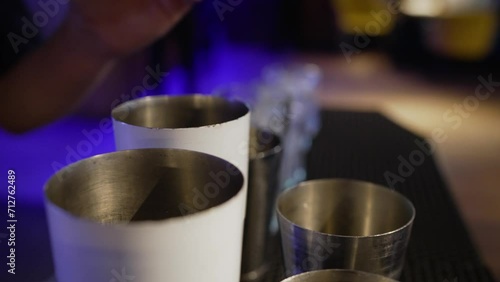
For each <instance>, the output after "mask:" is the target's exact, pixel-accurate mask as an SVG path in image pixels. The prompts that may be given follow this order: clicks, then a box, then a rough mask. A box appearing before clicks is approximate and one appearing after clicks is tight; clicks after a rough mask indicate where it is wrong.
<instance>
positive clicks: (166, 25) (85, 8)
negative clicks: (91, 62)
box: [66, 0, 195, 56]
mask: <svg viewBox="0 0 500 282" xmlns="http://www.w3.org/2000/svg"><path fill="white" fill-rule="evenodd" d="M194 2H195V0H119V1H117V0H73V1H72V2H71V5H72V6H71V9H70V12H69V15H68V18H67V21H66V25H68V26H69V28H70V30H72V31H73V32H75V33H76V34H79V35H81V36H84V37H88V39H89V40H90V41H92V44H94V45H95V46H94V47H96V48H100V50H98V51H102V52H105V53H107V54H109V55H112V56H113V55H116V56H123V55H128V54H130V53H133V52H135V51H137V50H140V49H142V48H144V47H146V46H148V45H149V44H151V43H152V42H154V41H155V40H156V39H158V38H160V37H162V36H163V35H164V34H165V33H166V32H168V31H169V30H170V29H171V28H172V27H173V26H174V25H175V23H177V21H179V20H180V19H181V18H182V17H183V16H184V14H186V12H187V11H188V10H189V8H190V7H191V6H192V5H193V3H194Z"/></svg>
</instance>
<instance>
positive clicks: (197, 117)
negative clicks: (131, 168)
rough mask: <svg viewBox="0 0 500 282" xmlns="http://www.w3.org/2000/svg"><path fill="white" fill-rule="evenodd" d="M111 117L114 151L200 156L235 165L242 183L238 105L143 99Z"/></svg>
mask: <svg viewBox="0 0 500 282" xmlns="http://www.w3.org/2000/svg"><path fill="white" fill-rule="evenodd" d="M111 115H112V117H113V129H114V135H115V143H116V149H117V150H132V149H141V148H173V149H184V150H191V151H197V152H202V153H206V154H210V155H214V156H216V157H219V158H222V159H224V160H227V161H229V162H231V163H232V164H235V165H236V166H237V167H238V169H239V170H240V171H241V172H242V173H243V175H244V176H245V181H246V179H247V176H248V140H249V134H250V110H249V109H248V107H247V106H246V105H245V104H244V103H242V102H240V101H236V100H229V99H225V98H221V97H215V96H209V95H199V94H195V95H183V96H148V97H144V98H140V99H136V100H132V101H128V102H126V103H123V104H121V105H119V106H118V107H116V108H114V109H113V111H112V113H111ZM245 186H246V185H245ZM245 190H246V187H245ZM243 208H244V206H243Z"/></svg>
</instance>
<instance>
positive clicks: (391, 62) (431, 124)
mask: <svg viewBox="0 0 500 282" xmlns="http://www.w3.org/2000/svg"><path fill="white" fill-rule="evenodd" d="M231 3H232V4H236V5H232V4H231ZM2 5H3V6H2V8H1V11H0V17H1V18H2V19H4V21H5V22H10V23H11V24H10V25H7V26H6V25H4V26H2V27H1V28H2V30H0V31H1V33H2V35H3V34H7V33H8V32H10V31H12V30H20V28H21V26H22V24H23V22H22V21H21V19H22V17H24V16H26V17H28V18H31V17H32V16H31V15H32V14H33V13H34V12H36V11H37V10H39V9H40V7H38V6H37V1H26V3H25V5H22V3H21V1H9V3H4V4H2ZM62 18H64V9H61V13H60V14H58V15H56V16H55V17H53V18H51V22H50V24H48V25H47V26H46V27H44V28H43V31H42V32H41V33H40V34H39V35H38V36H36V38H34V39H33V40H31V41H30V43H29V44H27V45H23V47H22V49H21V50H20V51H21V52H20V54H18V55H16V54H14V53H13V51H12V47H11V45H10V43H9V42H8V41H6V40H5V39H6V37H5V36H4V37H3V38H2V40H3V41H2V45H0V51H1V57H0V59H1V60H0V63H1V65H0V70H1V71H2V72H4V71H6V70H8V69H9V68H10V67H12V65H13V64H15V62H16V61H17V60H19V58H21V57H22V56H23V55H25V54H26V53H27V52H30V50H34V49H35V48H37V46H39V44H41V43H42V42H44V41H45V40H46V39H47V38H48V37H50V35H51V33H52V32H53V30H54V29H56V28H57V25H58V24H59V23H60V21H61V19H62ZM499 35H500V31H499V10H498V5H496V2H489V1H476V0H469V1H467V0H464V1H423V0H407V1H404V2H402V3H401V2H398V1H384V0H316V1H307V0H287V1H285V0H241V1H226V0H215V1H214V0H211V1H202V2H201V3H199V4H198V5H197V6H196V7H195V8H194V9H193V10H192V11H191V12H190V13H189V15H188V16H187V17H186V18H184V19H183V20H182V21H181V22H180V23H179V24H178V25H177V27H176V28H175V29H174V30H173V31H172V32H170V33H169V34H168V35H167V36H165V37H164V38H163V39H161V40H159V41H158V42H156V43H155V44H153V45H152V46H151V47H150V48H148V49H147V50H144V51H143V52H139V53H137V54H134V55H132V56H130V57H129V58H127V59H125V60H123V62H121V63H120V65H119V66H118V67H117V68H115V69H114V70H113V72H112V73H111V74H110V76H109V77H108V79H107V80H106V81H105V82H103V84H102V85H100V86H99V87H98V89H97V91H96V93H94V94H93V95H91V96H90V97H89V98H88V99H87V100H86V101H85V103H84V104H83V105H82V106H81V107H80V108H79V110H78V112H77V113H75V114H74V115H71V116H68V117H65V118H63V119H61V120H59V121H57V122H54V123H52V124H50V125H47V126H45V127H42V128H39V129H36V130H33V131H31V132H28V133H25V134H21V135H14V134H10V133H7V132H2V131H0V160H1V166H0V168H1V169H2V170H1V171H0V173H1V174H3V173H4V172H6V171H7V169H13V170H15V171H16V173H17V175H18V187H19V189H18V203H19V204H18V210H19V214H20V223H19V226H20V227H19V229H18V238H19V239H18V240H19V247H18V249H19V252H20V255H19V256H20V258H19V260H18V267H19V269H18V270H19V273H20V274H19V275H18V276H17V277H16V279H19V280H12V281H43V280H44V279H47V278H49V277H50V276H51V274H52V264H51V259H50V246H49V244H48V234H47V228H46V226H45V218H44V211H43V193H42V191H43V190H42V187H43V184H44V182H45V181H46V180H47V179H48V178H49V177H50V176H51V175H52V174H53V173H54V171H56V170H57V169H59V168H61V167H62V166H63V165H67V164H69V163H72V162H75V161H77V160H79V159H82V158H85V157H88V156H91V155H95V154H99V153H104V152H109V151H112V150H114V145H113V136H112V133H111V132H109V131H106V130H102V129H101V128H100V127H99V124H100V123H102V122H106V121H109V118H108V117H109V112H110V110H111V108H112V107H113V106H116V105H117V104H119V103H121V102H125V101H127V100H129V99H131V98H133V97H140V96H144V95H159V94H182V93H211V92H213V91H214V90H216V89H217V88H219V87H221V86H223V85H227V84H230V83H234V82H240V83H246V82H249V81H252V80H255V79H258V78H259V77H261V71H262V68H263V67H265V66H266V65H269V64H272V63H276V62H284V61H291V62H308V63H314V64H317V65H318V66H320V67H321V69H322V70H323V81H322V83H321V85H320V86H319V88H318V89H317V91H316V92H317V93H316V98H317V100H318V101H319V102H320V103H321V106H322V107H324V108H328V109H338V108H341V109H350V110H360V111H373V110H376V111H380V112H382V113H384V114H385V115H386V116H388V117H390V118H391V119H392V120H394V121H395V122H397V123H398V124H400V125H402V126H404V127H406V128H408V129H409V130H412V131H413V132H415V133H418V134H420V135H423V136H426V137H432V134H433V132H434V131H435V130H436V129H438V128H439V129H443V130H444V131H445V133H446V135H447V140H446V142H443V143H441V144H439V145H438V153H437V159H438V161H439V163H440V166H441V169H442V170H443V174H444V175H445V177H446V178H447V180H448V181H449V184H450V188H451V189H452V191H453V195H454V197H455V199H456V201H457V203H458V205H459V207H460V210H461V212H462V214H463V216H464V218H465V220H466V222H467V224H468V226H469V229H470V231H471V233H472V235H473V238H474V239H475V242H476V244H477V246H478V247H479V250H480V251H481V253H482V255H483V257H484V258H485V260H486V262H487V263H488V264H489V266H490V267H491V268H492V270H493V271H494V272H495V274H496V276H497V277H500V268H499V267H500V242H499V241H498V238H500V208H499V207H498V200H499V199H500V178H499V175H500V129H499V127H498V122H500V100H499V99H500V91H496V88H498V87H499V86H500V83H496V81H500V64H499V62H500V46H499V45H500V44H499ZM148 66H149V67H151V68H156V67H159V68H160V69H161V70H162V71H164V72H169V74H168V76H166V77H164V78H163V79H161V84H160V85H158V87H156V88H155V89H153V90H151V91H148V92H147V93H139V94H137V93H132V91H133V89H134V87H135V86H137V85H141V81H142V78H143V77H144V75H146V74H147V71H146V68H147V67H148ZM75 67H78V66H75ZM479 77H482V78H484V79H483V80H481V79H479ZM484 80H489V81H490V83H489V85H488V86H484V87H483V90H484V89H487V90H489V91H490V93H491V95H490V96H489V97H488V98H487V99H484V100H480V101H479V100H478V101H479V102H478V105H477V106H476V105H474V106H469V107H466V108H465V109H468V110H466V113H459V112H457V110H456V105H458V106H460V105H462V108H464V107H465V106H466V104H464V103H468V102H470V101H468V100H467V98H471V97H476V96H475V95H476V89H477V88H478V86H479V85H484ZM26 83H29V81H27V82H26ZM41 91H42V92H43V90H41ZM117 100H118V102H116V101H117ZM469 100H470V99H469ZM464 105H465V106H464ZM449 111H452V112H453V113H454V116H455V119H460V120H459V121H460V123H459V124H458V120H457V121H456V123H453V124H451V123H450V121H449V120H447V119H446V117H445V115H446V114H447V113H449ZM452 125H453V126H452ZM85 142H86V143H85ZM83 144H91V146H90V148H88V146H87V147H86V146H83ZM5 177H6V176H5ZM0 194H1V196H2V199H6V198H7V196H6V189H2V191H1V192H0ZM1 201H2V203H3V201H4V200H1ZM2 206H4V205H3V204H2ZM3 214H4V213H3V212H2V217H3V216H4V215H3ZM2 222H3V221H2ZM0 233H2V231H0ZM0 235H1V234H0ZM0 240H2V237H0ZM0 251H1V252H0V253H2V254H4V253H5V252H4V251H6V244H5V241H3V240H2V242H1V243H0ZM21 253H22V254H23V255H21ZM2 261H3V260H2ZM0 265H4V263H3V262H2V263H1V264H0ZM3 267H4V266H2V267H1V268H2V269H3ZM1 275H3V270H2V274H1ZM0 277H2V276H0ZM9 279H12V278H11V277H10V278H9ZM0 280H1V281H11V280H3V279H0Z"/></svg>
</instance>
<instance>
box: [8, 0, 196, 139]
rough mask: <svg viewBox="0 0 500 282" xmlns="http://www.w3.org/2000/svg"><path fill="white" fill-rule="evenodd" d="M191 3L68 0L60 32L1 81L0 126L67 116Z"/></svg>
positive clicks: (21, 127) (21, 128)
mask: <svg viewBox="0 0 500 282" xmlns="http://www.w3.org/2000/svg"><path fill="white" fill-rule="evenodd" d="M193 2H194V0H72V1H71V2H70V3H71V6H70V12H69V14H68V16H67V18H66V20H65V22H64V23H63V25H62V26H61V28H60V29H59V31H58V32H56V33H55V34H54V36H53V37H52V38H51V39H50V40H48V41H47V42H46V43H45V44H44V45H43V46H41V47H40V48H39V49H38V50H36V51H35V52H32V53H31V54H29V55H28V56H26V57H24V58H23V59H22V60H20V62H18V63H17V64H16V65H15V66H14V67H13V68H12V69H11V70H9V71H8V72H7V73H6V74H5V75H3V76H1V77H0V89H2V94H1V95H0V96H1V98H2V103H0V127H2V128H5V129H7V130H9V131H12V132H19V133H21V132H25V131H28V130H30V129H33V128H36V127H38V126H41V125H44V124H46V123H49V122H51V121H54V120H56V119H58V118H60V117H61V116H64V115H65V114H68V113H69V112H71V111H72V110H73V109H74V108H76V107H77V106H78V104H79V103H80V101H81V100H82V99H83V98H84V97H85V95H86V94H87V93H89V92H91V91H92V89H93V87H94V86H95V85H98V84H99V83H100V82H101V81H102V80H103V79H105V77H106V76H107V74H108V73H109V71H110V70H111V69H112V68H113V66H114V64H115V62H116V61H117V60H119V59H121V58H123V57H126V56H127V55H129V54H131V53H134V52H136V51H139V50H140V49H142V48H144V47H146V46H148V45H149V44H151V43H153V42H154V41H155V40H156V39H158V38H160V37H161V36H163V35H164V34H165V33H167V32H168V31H169V30H170V29H171V28H172V27H173V26H174V25H175V23H176V22H177V21H179V19H181V18H182V17H183V16H184V14H186V12H187V11H188V10H189V8H190V7H191V6H192V4H193ZM27 82H29V83H27Z"/></svg>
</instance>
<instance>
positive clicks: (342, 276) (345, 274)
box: [282, 269, 396, 282]
mask: <svg viewBox="0 0 500 282" xmlns="http://www.w3.org/2000/svg"><path fill="white" fill-rule="evenodd" d="M306 281H307V282H396V280H392V279H390V278H387V277H383V276H380V275H375V274H370V273H365V272H360V271H352V270H339V269H329V270H318V271H311V272H308V273H304V274H299V275H296V276H293V277H290V278H288V279H285V280H283V281H282V282H306Z"/></svg>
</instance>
